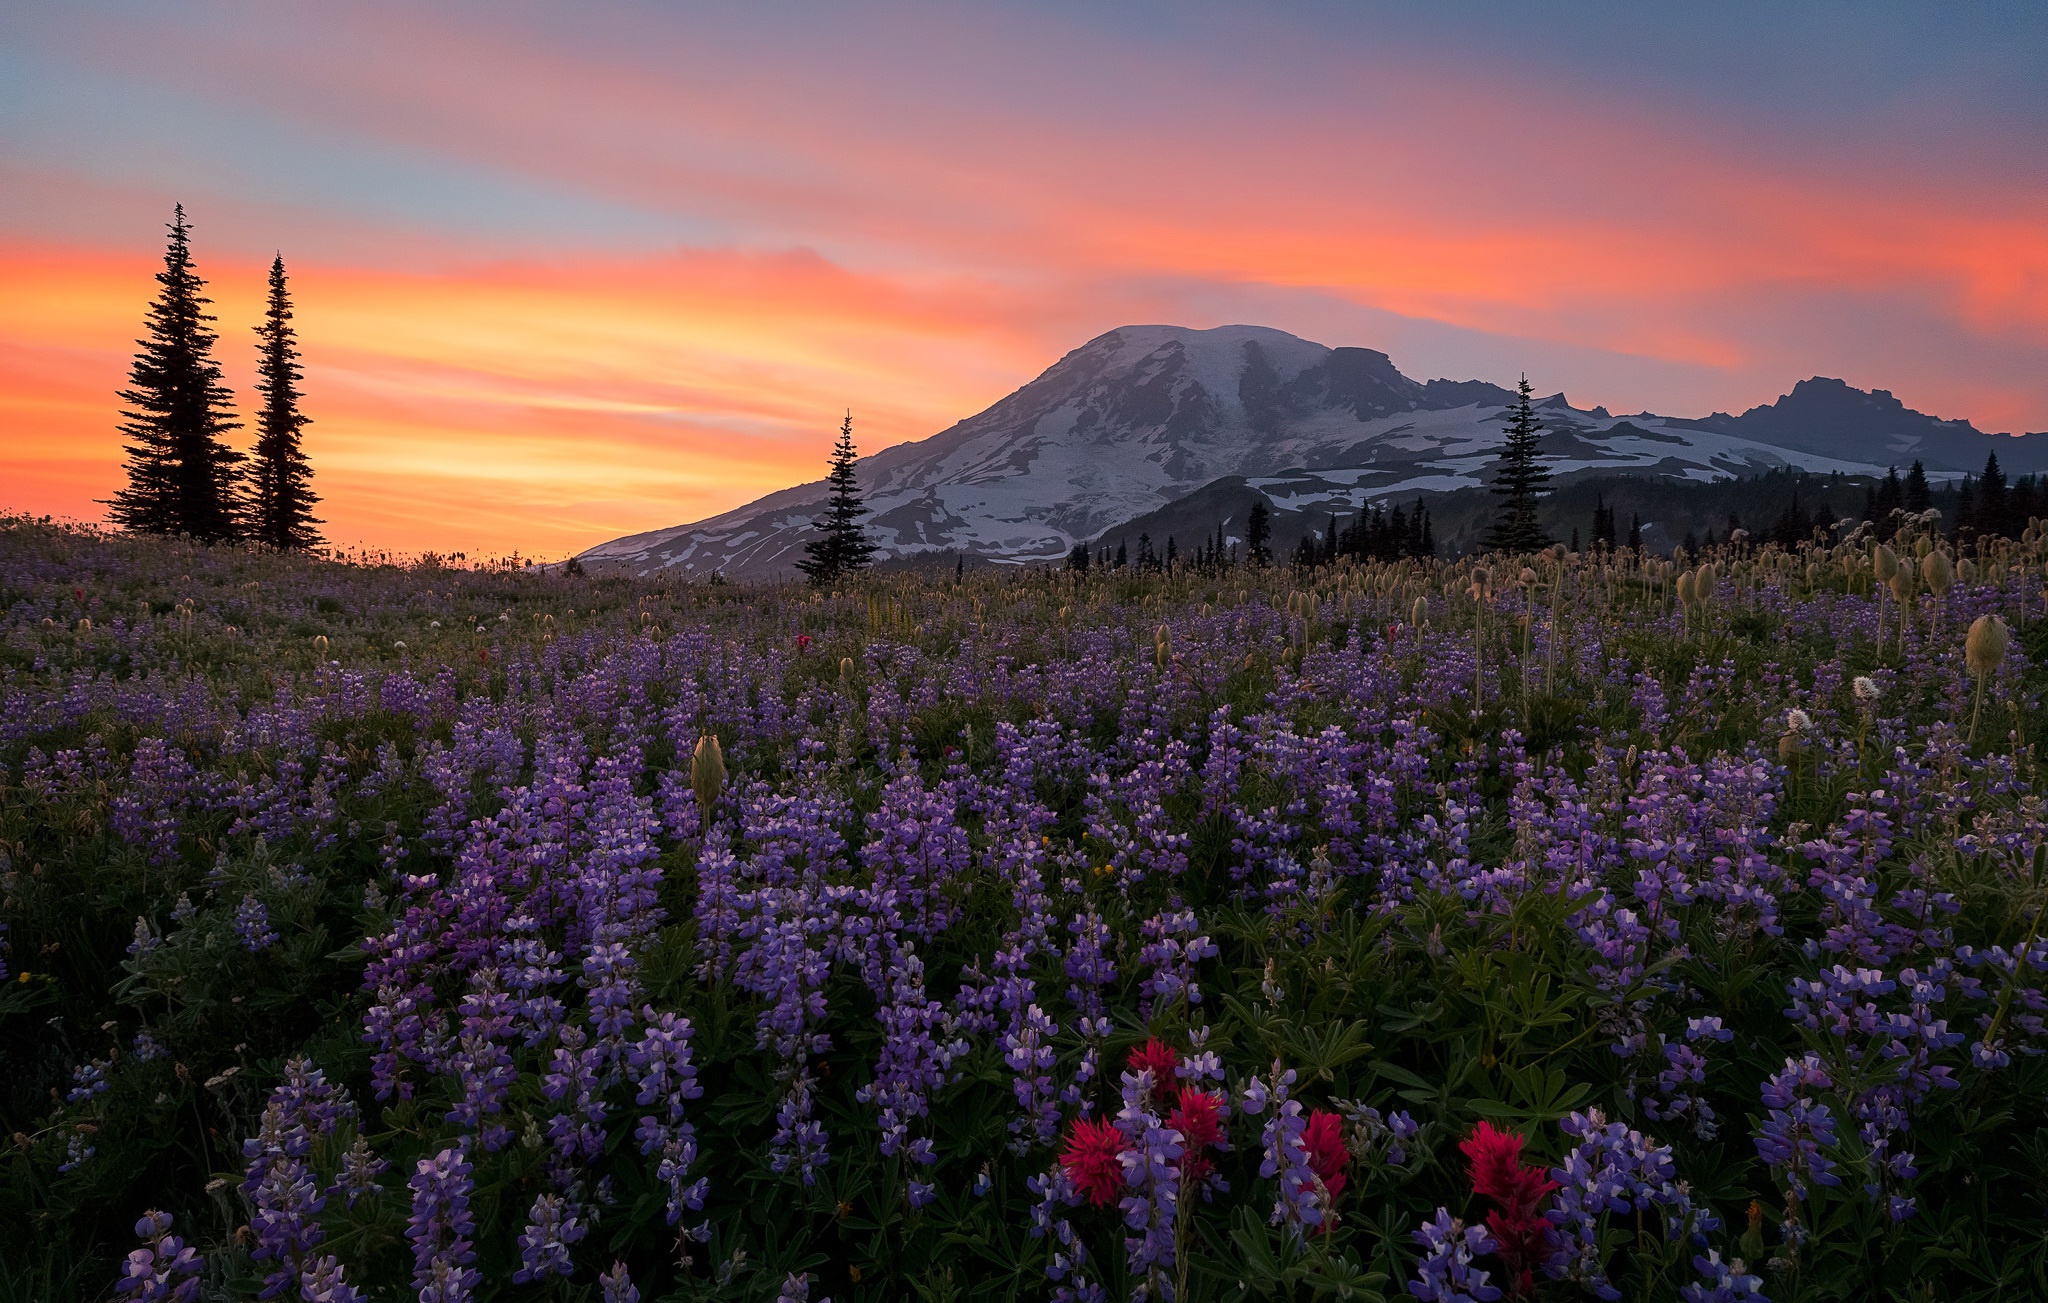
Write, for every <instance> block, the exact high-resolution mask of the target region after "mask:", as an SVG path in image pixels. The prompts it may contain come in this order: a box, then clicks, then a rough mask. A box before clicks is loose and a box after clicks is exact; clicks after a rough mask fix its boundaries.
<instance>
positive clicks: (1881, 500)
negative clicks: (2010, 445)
mask: <svg viewBox="0 0 2048 1303" xmlns="http://www.w3.org/2000/svg"><path fill="white" fill-rule="evenodd" d="M1930 507H1932V508H1935V509H1937V510H1939V511H1940V512H1941V516H1942V520H1943V521H1945V522H1946V523H1947V525H1948V532H1949V537H1951V538H1952V539H1954V540H1955V541H1956V542H1957V543H1959V544H1961V545H1963V546H1965V547H1967V546H1969V545H1970V544H1972V543H1974V542H1975V541H1976V540H1978V539H1980V538H2018V537H2019V536H2020V532H2021V531H2022V530H2024V529H2026V527H2027V522H2028V521H2029V520H2031V519H2033V518H2034V517H2035V516H2037V515H2042V514H2044V513H2048V485H2044V484H2042V483H2041V480H2040V477H2039V476H2035V475H2022V476H2020V477H2019V479H2017V480H2014V481H2012V482H2010V483H2008V482H2007V481H2006V478H2005V470H2004V468H2002V467H2001V466H1999V464H1998V454H1997V453H1995V452H1994V453H1991V454H1990V455H1988V456H1987V457H1985V459H1984V473H1983V474H1982V475H1977V476H1969V475H1965V476H1964V477H1963V479H1962V482H1961V483H1960V484H1957V485H1956V486H1955V487H1954V488H1952V489H1949V490H1946V491H1943V492H1939V493H1937V492H1935V491H1933V490H1932V489H1930V488H1929V486H1928V483H1927V469H1926V467H1924V466H1922V465H1921V464H1920V463H1919V462H1917V461H1916V462H1914V463H1913V467H1912V469H1911V470H1909V471H1907V472H1906V474H1905V475H1904V476H1903V477H1901V476H1900V474H1899V470H1898V467H1896V466H1894V467H1892V468H1891V469H1890V470H1889V471H1888V472H1887V473H1886V475H1885V477H1884V479H1882V480H1880V481H1878V483H1876V484H1874V485H1872V486H1871V487H1870V488H1869V489H1868V490H1866V491H1865V493H1864V498H1863V519H1865V520H1867V521H1869V522H1870V523H1871V525H1872V527H1873V528H1874V529H1875V530H1876V531H1877V535H1878V537H1880V538H1883V539H1890V538H1891V536H1892V535H1893V534H1895V533H1897V532H1898V528H1899V518H1900V516H1902V515H1913V514H1915V513H1917V512H1922V511H1926V510H1927V509H1928V508H1930Z"/></svg>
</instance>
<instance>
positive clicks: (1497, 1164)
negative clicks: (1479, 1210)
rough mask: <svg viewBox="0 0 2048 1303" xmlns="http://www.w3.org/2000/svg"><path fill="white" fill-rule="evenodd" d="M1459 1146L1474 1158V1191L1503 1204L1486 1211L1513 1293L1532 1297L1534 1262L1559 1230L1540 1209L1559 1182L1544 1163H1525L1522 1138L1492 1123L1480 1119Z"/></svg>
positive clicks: (1551, 1249)
mask: <svg viewBox="0 0 2048 1303" xmlns="http://www.w3.org/2000/svg"><path fill="white" fill-rule="evenodd" d="M1458 1149H1459V1150H1460V1151H1461V1152H1462V1153H1463V1154H1464V1155H1465V1157H1466V1158H1467V1159H1468V1160H1469V1161H1470V1163H1471V1167H1470V1168H1469V1171H1470V1173H1471V1177H1472V1193H1474V1194H1476V1195H1481V1196H1484V1197H1485V1198H1488V1199H1491V1200H1493V1202H1494V1203H1496V1204H1498V1205H1500V1207H1499V1208H1498V1209H1497V1210H1496V1211H1494V1212H1491V1213H1488V1214H1487V1216H1486V1229H1487V1230H1488V1231H1489V1232H1491V1233H1492V1235H1493V1238H1494V1242H1495V1243H1497V1244H1498V1245H1499V1246H1500V1248H1499V1250H1498V1253H1499V1256H1500V1260H1501V1263H1502V1264H1503V1265H1504V1266H1506V1267H1507V1269H1508V1272H1507V1274H1508V1294H1509V1297H1511V1298H1528V1297H1531V1296H1532V1295H1533V1294H1534V1293H1535V1291H1536V1274H1535V1270H1534V1269H1535V1267H1536V1266H1537V1264H1539V1263H1542V1262H1547V1261H1549V1259H1550V1258H1551V1256H1552V1255H1553V1254H1555V1253H1556V1252H1557V1232H1556V1230H1555V1228H1553V1227H1552V1226H1551V1224H1550V1222H1549V1220H1548V1219H1547V1218H1545V1217H1544V1216H1543V1209H1542V1205H1543V1203H1544V1202H1545V1201H1546V1200H1548V1199H1549V1198H1550V1196H1551V1194H1552V1193H1553V1192H1554V1191H1555V1190H1556V1189H1557V1182H1555V1181H1553V1180H1551V1179H1550V1175H1549V1173H1547V1172H1545V1171H1544V1170H1543V1169H1542V1168H1540V1167H1524V1166H1522V1137H1520V1136H1519V1135H1516V1134H1514V1133H1513V1132H1508V1131H1501V1130H1498V1129H1496V1128H1495V1127H1494V1125H1493V1124H1492V1123H1491V1122H1481V1123H1480V1124H1479V1125H1478V1126H1477V1127H1476V1128H1474V1129H1473V1132H1472V1134H1471V1136H1470V1137H1469V1138H1467V1139H1466V1140H1465V1141H1464V1142H1463V1143H1461V1144H1460V1145H1459V1146H1458Z"/></svg>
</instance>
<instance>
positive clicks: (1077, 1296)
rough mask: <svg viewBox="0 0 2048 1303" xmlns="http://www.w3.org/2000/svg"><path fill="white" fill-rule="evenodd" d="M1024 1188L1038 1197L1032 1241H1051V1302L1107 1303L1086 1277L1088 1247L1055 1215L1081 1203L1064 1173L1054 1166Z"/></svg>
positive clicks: (1048, 1267)
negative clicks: (1060, 1210)
mask: <svg viewBox="0 0 2048 1303" xmlns="http://www.w3.org/2000/svg"><path fill="white" fill-rule="evenodd" d="M1024 1188H1025V1189H1027V1190H1029V1191H1030V1192H1031V1193H1032V1194H1034V1195H1036V1196H1037V1197H1038V1198H1037V1201H1036V1202H1035V1203H1033V1204H1032V1205H1031V1238H1032V1239H1034V1240H1039V1239H1047V1238H1050V1239H1051V1241H1052V1261H1051V1262H1049V1263H1047V1264H1046V1268H1045V1275H1046V1279H1048V1280H1050V1281H1052V1282H1053V1298H1054V1299H1055V1300H1058V1303H1106V1301H1107V1299H1108V1294H1107V1293H1106V1292H1105V1291H1104V1290H1103V1288H1102V1286H1101V1285H1100V1284H1098V1283H1097V1282H1095V1281H1093V1280H1091V1279H1090V1278H1089V1276H1088V1246H1087V1245H1085V1244H1084V1243H1082V1241H1081V1237H1080V1235H1079V1234H1078V1233H1077V1232H1076V1231H1075V1230H1074V1227H1073V1223H1072V1222H1070V1221H1068V1220H1067V1219H1066V1218H1065V1217H1064V1216H1061V1215H1059V1212H1058V1210H1059V1209H1063V1208H1072V1207H1074V1206H1075V1205H1076V1204H1078V1203H1080V1202H1081V1194H1080V1192H1079V1191H1078V1190H1076V1189H1074V1184H1073V1182H1072V1181H1071V1180H1069V1179H1068V1177H1067V1172H1066V1169H1065V1168H1064V1167H1062V1166H1061V1165H1060V1164H1058V1163H1054V1164H1053V1165H1052V1167H1051V1168H1050V1169H1049V1170H1048V1171H1046V1173H1045V1174H1044V1175H1042V1176H1034V1177H1030V1178H1028V1179H1027V1180H1026V1181H1025V1182H1024Z"/></svg>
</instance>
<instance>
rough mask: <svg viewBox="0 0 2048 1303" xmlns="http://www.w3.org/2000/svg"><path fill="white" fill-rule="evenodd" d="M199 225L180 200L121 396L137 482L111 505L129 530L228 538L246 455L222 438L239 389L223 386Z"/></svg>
mask: <svg viewBox="0 0 2048 1303" xmlns="http://www.w3.org/2000/svg"><path fill="white" fill-rule="evenodd" d="M191 229H192V228H191V227H190V226H188V225H187V224H186V222H185V206H184V205H183V204H179V205H178V206H177V208H176V210H175V212H174V215H173V218H172V221H171V224H170V232H171V238H170V244H169V247H168V248H166V249H165V250H164V269H163V270H162V271H160V272H158V273H157V277H156V280H157V284H158V285H160V286H162V287H163V288H162V289H161V290H160V291H159V292H158V294H157V297H156V301H155V302H154V303H152V304H150V306H149V315H148V317H147V328H148V331H149V337H148V338H147V339H142V340H138V341H136V342H137V343H139V344H140V345H141V346H142V351H141V352H139V353H137V354H136V355H135V365H134V367H133V368H132V369H131V370H130V371H129V373H128V384H129V387H128V388H126V389H123V390H122V391H121V393H120V398H121V401H122V402H123V403H125V404H127V406H126V407H124V408H123V409H122V411H121V416H122V418H123V419H122V423H121V433H122V434H124V435H126V436H128V438H129V439H130V440H132V442H130V443H129V444H128V448H127V452H128V485H127V487H126V488H123V489H121V490H120V491H119V492H117V493H116V494H115V495H114V496H113V498H112V499H111V500H109V501H108V503H107V506H108V507H109V508H110V510H109V511H108V512H107V515H108V517H109V518H110V519H112V520H113V522H114V523H115V524H117V525H120V526H121V527H122V528H124V529H130V530H136V531H139V532H142V533H149V534H190V535H191V536H192V537H193V538H196V539H199V540H201V541H203V542H208V543H218V542H225V541H227V540H230V539H234V538H237V537H240V535H241V532H242V525H243V520H242V503H241V501H240V496H241V494H240V490H241V478H242V476H241V462H242V460H243V457H242V454H241V453H239V452H236V451H235V450H234V449H233V448H230V447H228V445H227V444H226V443H225V442H223V441H222V439H221V436H222V435H224V434H226V433H227V432H228V431H229V430H233V429H236V428H238V427H239V426H240V424H241V422H239V421H237V420H235V419H234V395H233V394H232V393H231V392H230V391H229V389H228V387H227V386H226V385H224V384H222V383H221V379H220V364H219V363H218V362H215V361H214V359H213V345H214V342H215V339H216V336H215V335H214V333H213V331H211V330H209V329H208V328H207V324H206V323H208V322H210V321H212V320H213V319H214V318H213V314H212V313H210V312H208V311H206V307H207V305H208V304H209V303H211V302H212V300H211V299H208V298H207V297H206V296H205V294H204V293H203V292H202V291H204V290H205V288H206V282H205V281H204V280H202V279H200V277H199V274H198V273H197V272H195V271H194V270H193V269H192V247H191V240H190V235H191Z"/></svg>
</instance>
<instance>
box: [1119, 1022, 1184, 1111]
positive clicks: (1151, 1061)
mask: <svg viewBox="0 0 2048 1303" xmlns="http://www.w3.org/2000/svg"><path fill="white" fill-rule="evenodd" d="M1124 1063H1125V1065H1126V1066H1128V1067H1129V1068H1130V1070H1131V1071H1132V1072H1145V1071H1148V1070H1149V1071H1150V1072H1151V1073H1152V1105H1153V1107H1154V1108H1157V1107H1158V1106H1159V1105H1161V1104H1164V1103H1165V1102H1166V1101H1167V1100H1168V1099H1169V1098H1171V1097H1172V1092H1173V1085H1174V1069H1176V1068H1178V1067H1180V1055H1178V1054H1176V1053H1174V1051H1173V1047H1172V1046H1171V1045H1168V1044H1167V1043H1166V1042H1165V1041H1162V1040H1160V1039H1159V1038H1158V1037H1157V1036H1154V1037H1153V1038H1152V1039H1151V1040H1149V1041H1146V1042H1145V1043H1144V1044H1143V1045H1141V1046H1139V1047H1138V1048H1137V1049H1135V1050H1132V1051H1131V1055H1130V1057H1129V1058H1128V1059H1126V1060H1124Z"/></svg>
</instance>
